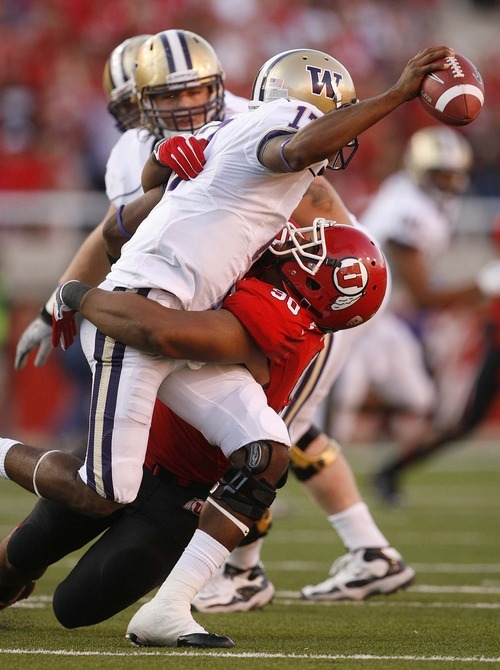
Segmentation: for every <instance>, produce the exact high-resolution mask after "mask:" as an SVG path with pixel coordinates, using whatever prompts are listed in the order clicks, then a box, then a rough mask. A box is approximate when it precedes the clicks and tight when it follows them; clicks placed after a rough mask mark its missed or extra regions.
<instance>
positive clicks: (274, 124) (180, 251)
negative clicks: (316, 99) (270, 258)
mask: <svg viewBox="0 0 500 670" xmlns="http://www.w3.org/2000/svg"><path fill="white" fill-rule="evenodd" d="M319 116H322V113H321V112H320V111H319V110H318V109H317V108H316V107H314V106H313V105H310V104H307V103H304V102H297V101H291V100H288V99H281V100H276V101H274V102H269V103H266V104H264V105H262V106H261V107H259V108H258V109H256V110H255V111H252V112H247V113H246V114H237V115H235V116H234V117H232V118H231V119H228V120H226V121H223V122H221V123H213V124H209V125H208V126H206V127H205V128H204V129H202V131H200V133H199V136H200V135H201V136H204V137H207V138H209V139H210V141H209V144H208V146H207V148H206V150H205V156H206V159H207V162H206V164H205V167H204V169H203V171H202V172H201V173H200V174H199V175H198V176H197V177H196V179H193V180H191V181H182V180H180V179H179V178H178V177H176V176H173V177H172V178H171V179H170V181H169V184H168V187H167V190H166V192H165V194H164V196H163V198H162V200H161V201H160V203H159V204H158V205H157V206H156V207H155V208H154V209H153V210H152V212H151V213H150V214H149V216H148V217H147V218H146V219H145V220H144V222H143V223H142V224H141V225H140V226H139V228H138V230H137V232H136V233H135V235H134V236H133V238H132V239H130V240H129V241H128V242H127V243H126V244H125V245H124V247H123V249H122V255H121V257H120V259H119V260H118V261H117V262H116V263H115V264H114V265H113V267H112V269H111V272H110V273H109V275H108V279H109V280H111V282H112V283H113V284H114V285H115V286H124V287H126V288H146V287H152V288H157V289H160V290H162V291H167V292H169V293H171V294H173V295H175V296H177V297H178V299H179V300H180V302H181V305H182V307H183V308H184V309H189V310H204V309H209V308H211V307H213V306H214V305H216V304H217V303H218V302H219V301H220V300H221V299H222V298H223V297H224V296H225V294H226V293H227V291H228V290H229V289H230V288H231V286H232V284H233V283H234V282H235V281H236V280H237V279H239V278H241V277H242V276H243V275H244V274H245V273H246V272H247V271H248V269H249V268H250V266H251V265H252V263H253V262H254V261H255V260H256V258H258V256H259V255H260V254H261V253H262V251H263V250H264V249H265V248H266V247H267V246H268V244H269V243H270V241H271V240H272V239H273V238H274V237H275V235H276V234H277V233H278V232H279V231H280V230H281V229H282V228H283V227H284V225H285V224H286V221H287V220H288V218H289V216H290V215H291V213H292V212H293V210H294V209H295V207H296V206H297V204H298V203H299V201H300V199H301V198H302V196H303V194H304V193H305V191H306V190H307V187H308V186H309V184H310V183H311V181H312V179H313V178H314V176H316V175H317V174H318V173H319V172H320V171H321V170H322V169H323V168H324V167H325V166H326V164H327V161H326V160H325V161H322V162H321V163H317V164H316V165H313V166H310V167H309V168H307V169H305V170H302V171H301V172H284V173H278V172H271V171H270V170H268V169H267V168H265V167H264V166H263V165H262V164H261V163H260V161H259V158H258V155H259V151H260V150H261V148H262V147H263V146H264V144H265V143H266V141H267V140H268V139H269V138H271V137H273V136H275V135H279V134H286V133H293V132H296V131H298V130H299V129H300V128H302V127H304V126H305V125H307V124H308V123H310V121H311V120H312V119H313V118H317V117H319Z"/></svg>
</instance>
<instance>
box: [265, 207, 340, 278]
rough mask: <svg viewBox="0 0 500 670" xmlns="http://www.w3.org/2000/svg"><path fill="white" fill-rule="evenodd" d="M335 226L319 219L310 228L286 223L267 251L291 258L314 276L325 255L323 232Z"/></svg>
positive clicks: (333, 223)
mask: <svg viewBox="0 0 500 670" xmlns="http://www.w3.org/2000/svg"><path fill="white" fill-rule="evenodd" d="M335 225H336V223H335V221H329V220H328V219H323V218H321V217H318V218H316V219H314V221H313V222H312V225H311V226H305V227H303V228H297V226H295V224H293V223H292V222H291V221H287V224H286V226H285V228H284V229H283V232H282V234H281V236H280V238H279V239H277V240H275V241H274V242H273V244H272V245H271V246H270V247H269V251H271V253H273V254H274V255H275V256H281V257H290V256H292V257H293V258H294V259H295V260H296V261H297V263H298V264H299V266H300V267H301V268H302V269H303V270H304V272H307V273H308V274H310V275H313V276H314V275H315V274H316V273H317V271H318V270H319V268H320V267H321V265H322V264H323V262H324V261H325V258H326V254H327V248H326V241H325V234H324V231H325V229H326V228H331V227H332V226H335Z"/></svg>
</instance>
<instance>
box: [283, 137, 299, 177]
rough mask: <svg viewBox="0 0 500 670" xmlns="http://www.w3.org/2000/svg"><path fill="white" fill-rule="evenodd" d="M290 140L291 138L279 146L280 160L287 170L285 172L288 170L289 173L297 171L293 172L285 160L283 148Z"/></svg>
mask: <svg viewBox="0 0 500 670" xmlns="http://www.w3.org/2000/svg"><path fill="white" fill-rule="evenodd" d="M291 139H292V138H291V137H289V138H288V139H287V140H285V141H284V142H283V144H282V145H281V146H280V156H281V160H282V161H283V163H284V164H285V167H286V168H287V170H290V172H297V170H294V169H293V167H292V166H291V165H290V163H289V162H288V161H287V159H286V158H285V147H286V145H287V144H288V142H290V140H291Z"/></svg>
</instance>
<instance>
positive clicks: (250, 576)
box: [191, 563, 274, 612]
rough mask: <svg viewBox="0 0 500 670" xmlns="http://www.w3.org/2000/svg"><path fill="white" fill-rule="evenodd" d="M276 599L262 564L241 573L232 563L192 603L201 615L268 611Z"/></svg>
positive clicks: (217, 574)
mask: <svg viewBox="0 0 500 670" xmlns="http://www.w3.org/2000/svg"><path fill="white" fill-rule="evenodd" d="M273 597H274V586H273V585H272V584H271V582H270V581H269V580H268V579H267V577H266V575H265V572H264V569H263V566H262V565H261V564H260V563H259V564H258V565H256V566H255V567H253V568H250V569H248V570H240V568H235V567H234V566H232V565H229V563H226V564H225V565H224V568H223V570H220V571H219V572H216V573H215V575H214V576H213V577H212V579H211V580H210V581H209V582H207V584H206V585H205V587H204V588H203V589H202V590H201V591H200V592H199V593H198V594H197V595H196V596H195V598H194V599H193V601H192V603H191V607H192V609H194V610H195V611H197V612H248V611H249V610H253V609H258V608H260V607H264V605H267V604H268V603H270V602H271V600H272V599H273Z"/></svg>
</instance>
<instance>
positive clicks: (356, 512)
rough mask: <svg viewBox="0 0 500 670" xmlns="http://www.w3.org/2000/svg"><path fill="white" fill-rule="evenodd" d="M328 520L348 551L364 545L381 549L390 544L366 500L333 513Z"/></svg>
mask: <svg viewBox="0 0 500 670" xmlns="http://www.w3.org/2000/svg"><path fill="white" fill-rule="evenodd" d="M328 521H329V522H330V523H331V524H332V526H333V528H334V529H335V530H336V531H337V533H338V534H339V537H340V539H341V540H342V543H343V544H344V546H345V547H346V549H347V550H348V551H356V549H361V548H364V547H370V548H374V549H379V548H381V547H388V546H389V542H388V541H387V539H386V538H385V537H384V535H383V534H382V533H381V531H380V530H379V528H378V526H377V524H376V523H375V521H374V520H373V517H372V515H371V514H370V510H369V509H368V507H367V505H366V503H364V502H358V503H355V504H354V505H351V507H348V508H347V509H345V510H343V511H342V512H339V513H338V514H331V515H330V516H329V517H328Z"/></svg>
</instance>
